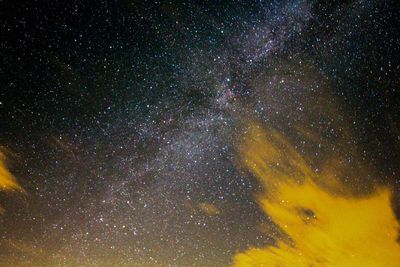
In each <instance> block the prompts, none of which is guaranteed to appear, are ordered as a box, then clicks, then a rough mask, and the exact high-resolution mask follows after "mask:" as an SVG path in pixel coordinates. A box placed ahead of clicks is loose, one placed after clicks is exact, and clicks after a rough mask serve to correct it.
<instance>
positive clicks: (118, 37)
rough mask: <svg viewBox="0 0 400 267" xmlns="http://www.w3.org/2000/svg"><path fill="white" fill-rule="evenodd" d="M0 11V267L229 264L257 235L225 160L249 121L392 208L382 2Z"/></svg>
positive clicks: (390, 107)
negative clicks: (8, 181)
mask: <svg viewBox="0 0 400 267" xmlns="http://www.w3.org/2000/svg"><path fill="white" fill-rule="evenodd" d="M0 14H1V24H0V27H1V40H0V58H1V61H0V62H1V63H0V75H1V83H0V88H1V89H0V152H1V154H0V156H1V160H2V161H4V162H3V163H2V164H3V165H4V169H7V170H8V171H9V173H10V175H11V176H12V177H13V179H14V180H15V183H18V186H15V187H14V188H13V189H12V190H8V189H7V186H3V188H1V189H0V207H1V214H0V266H229V265H230V264H232V259H233V256H234V255H235V254H236V253H237V252H239V251H243V250H246V249H247V248H249V247H260V246H266V245H271V244H273V243H274V239H273V238H272V236H271V235H269V234H268V233H266V232H265V231H260V225H265V224H272V223H271V221H270V220H269V218H268V215H267V214H265V213H264V212H263V211H262V210H261V209H260V207H259V205H258V203H257V199H256V198H255V195H256V194H257V192H260V191H261V190H262V185H260V183H259V182H258V181H257V179H256V178H255V177H254V176H253V175H252V174H251V173H250V172H248V171H247V170H246V169H245V168H244V167H243V166H242V164H241V163H240V160H239V157H238V153H239V152H238V149H237V144H238V142H240V141H239V140H240V137H241V136H242V135H243V134H244V133H246V132H247V130H248V129H247V128H246V122H247V121H257V122H258V123H259V124H260V125H263V127H268V128H273V129H275V130H276V131H279V132H280V133H281V134H282V135H284V136H285V137H286V138H287V139H288V140H289V141H290V142H291V143H292V144H293V146H294V147H295V148H296V149H297V150H298V151H299V152H300V153H302V154H303V155H305V156H307V158H308V159H309V162H310V165H311V166H313V169H315V171H316V172H318V170H319V169H320V168H321V165H322V164H323V163H322V161H323V159H325V158H327V157H328V155H330V153H331V152H332V151H335V153H336V154H337V155H339V162H340V163H339V165H340V166H346V168H345V169H346V173H342V174H340V175H338V176H340V177H339V178H340V180H341V181H342V182H343V183H344V184H345V185H346V187H347V188H349V190H351V191H352V192H353V193H354V194H358V195H362V194H367V193H368V192H370V191H371V190H373V188H374V186H376V185H384V186H388V187H390V188H391V189H392V191H393V200H392V204H393V209H394V210H395V213H396V214H397V216H399V215H400V206H399V203H400V190H399V189H400V188H399V187H400V164H399V162H400V112H399V111H400V92H399V90H400V59H399V56H398V55H399V54H400V45H399V43H400V40H399V38H398V37H397V31H398V28H399V26H400V25H399V17H400V6H399V2H398V1H368V0H360V1H312V0H310V1H301V0H298V1H295V0H292V1H251V0H249V1H140V0H113V1H106V0H102V1H67V0H58V1H43V0H36V1H9V0H2V1H0ZM3 165H2V166H3ZM0 167H1V166H0ZM1 168H3V167H1ZM1 175H3V174H2V173H1ZM0 181H1V179H0ZM272 231H273V230H272Z"/></svg>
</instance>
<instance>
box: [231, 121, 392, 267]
mask: <svg viewBox="0 0 400 267" xmlns="http://www.w3.org/2000/svg"><path fill="white" fill-rule="evenodd" d="M249 128H250V130H249V132H248V135H247V136H246V138H245V139H244V141H243V142H242V144H241V145H240V148H239V151H240V154H241V159H242V162H243V163H244V165H245V166H246V168H247V169H248V170H249V171H250V172H251V173H252V174H253V175H255V176H256V177H257V179H258V180H259V182H260V183H262V184H263V186H264V188H265V191H264V192H263V193H261V194H260V195H259V196H258V201H259V204H260V206H261V208H262V210H263V211H264V212H265V214H267V215H268V216H270V218H271V219H272V221H273V222H274V223H275V224H276V225H277V226H278V227H279V228H280V230H281V233H275V234H273V233H271V235H272V236H273V237H274V238H275V240H276V242H275V244H274V245H273V246H266V247H263V248H249V249H248V250H246V251H244V252H242V253H238V254H236V255H235V257H234V263H233V266H236V267H242V266H280V267H285V266H298V267H302V266H304V267H306V266H307V267H308V266H329V267H334V266H338V267H339V266H340V267H343V266H349V267H350V266H371V267H375V266H382V267H383V266H385V267H390V266H393V267H394V266H398V263H399V262H400V245H399V243H398V242H397V239H398V230H399V223H398V221H397V220H396V217H395V214H394V212H393V210H392V207H391V203H390V199H391V193H390V191H389V189H387V188H380V189H377V190H376V191H375V192H374V193H372V194H368V195H364V196H362V197H360V196H357V197H356V196H353V195H351V194H349V193H346V194H342V193H338V192H348V191H347V190H346V189H345V188H341V189H342V190H338V189H340V187H343V185H342V184H341V183H340V182H339V181H337V180H335V178H332V177H334V175H330V174H329V173H327V171H323V172H322V174H317V173H315V172H314V171H313V170H312V169H311V168H310V167H309V165H308V164H307V161H306V160H305V159H304V158H303V157H302V156H301V155H300V153H298V152H297V151H296V150H295V149H294V147H292V146H291V145H290V144H289V142H288V141H286V140H285V138H283V137H282V135H280V134H279V133H277V132H275V131H272V130H271V131H265V130H263V129H261V128H260V127H259V126H257V125H254V124H253V125H251V126H250V127H249ZM322 179H325V180H331V181H324V183H325V184H330V185H333V184H334V185H335V187H329V186H327V187H325V186H324V187H322V186H321V185H320V183H319V180H322ZM333 188H335V189H334V190H333Z"/></svg>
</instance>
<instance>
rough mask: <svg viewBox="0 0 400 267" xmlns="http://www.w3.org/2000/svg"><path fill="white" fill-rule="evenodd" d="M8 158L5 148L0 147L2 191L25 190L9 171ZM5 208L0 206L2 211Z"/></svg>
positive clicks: (0, 189) (0, 187)
mask: <svg viewBox="0 0 400 267" xmlns="http://www.w3.org/2000/svg"><path fill="white" fill-rule="evenodd" d="M6 161H7V158H6V154H5V153H4V152H3V149H1V148H0V191H20V192H24V189H23V188H22V187H21V186H20V185H19V184H18V182H17V180H16V179H15V177H14V175H12V173H11V172H10V171H9V169H8V168H7V164H6ZM3 212H4V209H3V208H1V207H0V213H3Z"/></svg>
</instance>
